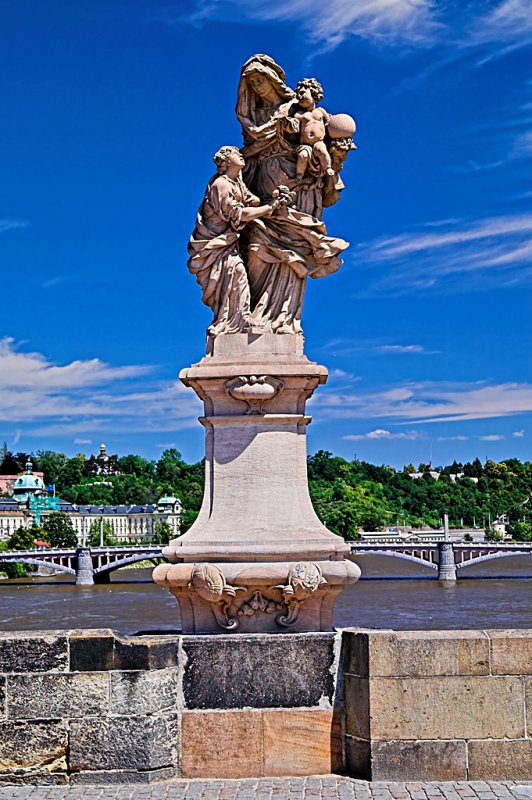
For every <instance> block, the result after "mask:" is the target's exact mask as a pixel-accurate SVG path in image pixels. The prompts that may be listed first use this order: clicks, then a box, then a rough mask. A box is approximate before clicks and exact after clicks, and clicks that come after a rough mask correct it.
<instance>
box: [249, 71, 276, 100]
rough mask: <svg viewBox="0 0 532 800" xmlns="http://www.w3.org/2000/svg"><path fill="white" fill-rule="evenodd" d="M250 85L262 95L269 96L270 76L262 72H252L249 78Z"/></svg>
mask: <svg viewBox="0 0 532 800" xmlns="http://www.w3.org/2000/svg"><path fill="white" fill-rule="evenodd" d="M248 82H249V85H250V86H251V88H252V89H253V91H254V92H256V93H257V94H258V95H259V96H260V97H267V96H268V95H269V94H270V92H271V86H270V82H269V80H268V78H266V76H265V75H261V73H260V72H254V73H252V74H251V75H250V76H249V78H248Z"/></svg>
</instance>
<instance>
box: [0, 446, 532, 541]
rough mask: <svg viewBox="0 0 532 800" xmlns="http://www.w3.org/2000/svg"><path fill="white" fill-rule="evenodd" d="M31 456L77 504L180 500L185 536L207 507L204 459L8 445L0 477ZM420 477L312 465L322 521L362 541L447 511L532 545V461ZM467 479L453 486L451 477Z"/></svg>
mask: <svg viewBox="0 0 532 800" xmlns="http://www.w3.org/2000/svg"><path fill="white" fill-rule="evenodd" d="M28 458H30V459H31V460H32V462H33V468H34V469H35V470H39V471H42V472H44V480H45V483H46V484H47V485H48V484H55V486H56V493H57V494H58V495H59V496H60V497H62V498H64V499H65V500H70V501H71V502H73V503H79V504H83V503H94V504H105V505H117V504H120V503H140V504H145V503H153V502H156V501H157V500H158V499H159V498H160V497H161V496H163V495H175V496H177V497H179V499H180V500H181V502H182V504H183V508H184V513H183V530H186V529H187V528H189V527H190V525H191V524H192V522H193V521H194V519H195V518H196V516H197V513H198V511H199V508H200V505H201V499H202V496H203V481H204V474H203V469H204V465H203V461H201V462H198V463H196V464H187V463H186V462H185V461H184V460H183V458H182V457H181V454H180V453H179V452H178V451H177V450H175V449H171V450H165V451H164V452H163V454H162V455H161V457H160V458H159V459H158V460H156V461H155V460H148V459H145V458H142V457H141V456H137V455H133V454H131V455H126V456H117V455H113V456H109V458H108V460H107V462H106V465H105V472H104V473H102V471H101V462H100V461H99V460H98V457H96V456H91V457H90V458H87V457H86V456H84V455H77V456H74V457H73V458H67V456H66V455H65V454H64V453H56V452H53V451H51V450H39V451H37V452H36V453H31V454H27V453H15V454H13V453H10V452H9V451H8V450H7V448H6V447H5V446H4V449H3V451H2V460H1V464H0V474H4V475H5V474H15V473H18V472H22V471H23V470H24V465H25V463H26V461H27V460H28ZM414 471H415V470H414V467H413V466H412V465H411V464H410V465H408V466H407V467H405V468H404V469H402V470H396V469H394V468H393V467H389V466H375V465H374V464H369V463H367V462H365V461H346V460H345V459H343V458H340V457H339V456H333V455H332V454H331V453H329V452H325V451H319V452H318V453H316V454H315V455H313V456H310V457H309V459H308V477H309V488H310V495H311V498H312V502H313V504H314V507H315V509H316V512H317V514H318V516H319V517H320V519H322V520H323V521H324V522H325V524H326V525H327V527H328V528H330V529H331V530H332V531H335V532H336V533H339V534H341V535H342V536H345V537H346V538H348V539H354V538H356V536H357V533H358V531H359V529H364V530H375V529H378V528H383V527H386V526H393V525H396V524H400V525H403V524H406V525H411V526H414V527H420V526H430V527H434V528H435V527H438V526H439V525H440V524H441V519H442V516H443V512H444V511H445V510H447V511H448V513H449V516H450V523H451V526H453V527H460V526H464V527H470V526H473V525H476V526H483V525H486V526H487V525H488V524H489V522H490V521H491V522H493V521H494V520H496V519H497V518H498V517H500V516H502V515H507V516H508V518H509V520H510V532H511V533H512V534H513V535H514V536H515V537H516V538H530V539H532V525H531V524H530V523H531V522H532V500H531V501H530V502H529V498H530V497H531V495H532V463H531V462H529V461H526V462H523V463H522V462H520V461H518V460H517V459H508V460H506V461H502V462H500V463H495V462H494V461H487V462H486V463H485V464H482V463H481V462H480V461H479V460H478V459H476V460H475V461H473V462H472V463H468V464H460V463H457V462H454V463H453V464H450V465H448V466H445V467H437V468H436V471H437V472H439V473H440V477H439V479H438V480H435V479H434V478H432V477H431V476H430V475H429V474H428V467H427V466H426V465H419V471H421V472H424V476H423V477H422V478H417V479H414V478H412V477H410V473H412V472H414ZM461 473H463V477H460V478H455V479H454V481H453V479H452V478H451V475H453V476H456V475H459V474H461ZM289 479H290V476H289V475H287V480H289Z"/></svg>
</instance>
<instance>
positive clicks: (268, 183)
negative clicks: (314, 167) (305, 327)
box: [236, 55, 348, 333]
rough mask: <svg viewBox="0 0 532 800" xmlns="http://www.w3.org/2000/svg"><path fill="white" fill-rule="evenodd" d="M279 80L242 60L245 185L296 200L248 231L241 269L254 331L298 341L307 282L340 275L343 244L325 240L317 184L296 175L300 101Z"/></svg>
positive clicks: (264, 67)
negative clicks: (285, 190) (289, 193)
mask: <svg viewBox="0 0 532 800" xmlns="http://www.w3.org/2000/svg"><path fill="white" fill-rule="evenodd" d="M284 77H285V76H284V72H283V70H282V69H281V67H279V65H277V64H276V63H275V61H273V59H271V58H270V57H269V56H264V55H256V56H252V57H251V58H250V59H248V61H247V62H246V63H245V64H244V66H243V68H242V72H241V76H240V83H239V87H238V101H237V107H236V113H237V116H238V119H239V121H240V123H241V125H242V132H243V136H244V147H243V149H242V154H243V155H244V158H245V160H246V169H245V171H244V179H245V180H246V182H247V185H248V186H249V187H250V188H251V189H252V191H255V192H256V193H257V194H258V196H259V197H260V198H261V199H263V200H264V199H266V198H268V197H271V195H272V192H273V190H274V188H275V187H277V186H279V185H280V184H283V185H287V186H288V187H290V189H293V190H294V192H295V202H294V207H289V208H286V209H285V210H284V212H283V213H282V214H281V213H279V214H276V215H275V218H271V219H269V220H260V221H256V222H253V223H252V224H250V225H249V226H248V229H247V231H246V236H245V239H246V245H247V259H246V265H247V271H248V277H249V285H250V290H251V319H252V321H253V324H254V326H255V327H258V328H262V329H264V330H265V331H273V332H274V333H301V331H302V328H301V311H302V306H303V298H304V293H305V284H306V279H307V277H313V278H319V277H323V276H324V275H329V274H330V273H332V272H335V271H336V270H337V269H339V267H340V266H341V264H342V261H341V259H340V258H339V254H340V253H341V252H342V251H343V250H345V249H346V247H348V243H347V242H345V241H344V240H343V239H337V238H334V237H331V236H327V232H326V229H325V225H324V224H323V222H321V219H320V218H321V212H322V208H323V201H322V200H323V198H322V192H323V185H324V181H323V176H321V175H320V174H319V173H318V174H317V173H316V172H314V173H313V174H311V175H307V176H305V177H304V178H298V177H297V175H296V166H297V159H298V149H299V140H298V135H297V133H298V123H297V121H296V119H295V113H294V107H295V105H297V102H298V100H297V98H295V96H294V92H293V91H292V90H291V89H289V88H288V87H287V86H286V85H285V83H284ZM324 172H325V170H324ZM329 178H330V176H329ZM330 180H334V179H332V178H330Z"/></svg>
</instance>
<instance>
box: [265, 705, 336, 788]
mask: <svg viewBox="0 0 532 800" xmlns="http://www.w3.org/2000/svg"><path fill="white" fill-rule="evenodd" d="M263 717H264V775H272V776H275V775H321V774H327V775H328V774H329V773H330V772H336V771H338V770H340V769H341V768H342V740H341V723H340V718H339V715H338V714H337V713H335V712H333V711H332V710H331V709H325V710H323V711H317V710H314V709H312V710H311V709H309V710H302V711H265V712H264V715H263Z"/></svg>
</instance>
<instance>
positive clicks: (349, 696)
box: [344, 675, 370, 739]
mask: <svg viewBox="0 0 532 800" xmlns="http://www.w3.org/2000/svg"><path fill="white" fill-rule="evenodd" d="M344 681H345V683H344V704H345V714H346V725H345V730H346V733H348V734H350V735H351V736H356V737H357V738H358V739H369V738H370V715H369V712H370V707H369V698H370V682H369V680H368V678H359V677H357V676H354V675H346V676H345V678H344Z"/></svg>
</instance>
